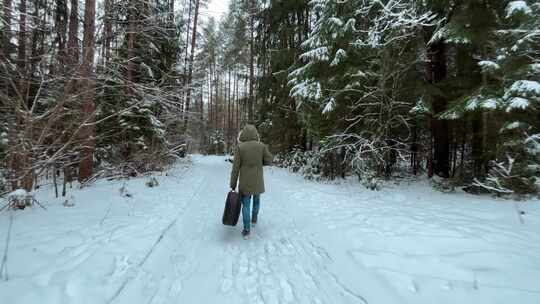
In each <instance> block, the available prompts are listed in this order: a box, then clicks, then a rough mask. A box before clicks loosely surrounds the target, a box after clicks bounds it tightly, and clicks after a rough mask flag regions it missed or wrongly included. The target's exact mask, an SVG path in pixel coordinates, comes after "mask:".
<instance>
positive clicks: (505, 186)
mask: <svg viewBox="0 0 540 304" xmlns="http://www.w3.org/2000/svg"><path fill="white" fill-rule="evenodd" d="M536 181H537V178H536V177H534V176H530V175H529V176H527V175H524V174H523V168H520V167H519V166H518V164H517V163H516V160H515V159H514V158H511V157H509V156H508V157H507V159H506V161H504V162H503V161H493V162H491V163H490V170H489V173H488V175H487V176H486V178H485V179H484V180H479V179H475V180H474V182H473V186H474V187H477V188H479V189H482V190H484V191H486V192H489V193H493V194H497V195H505V194H517V195H523V194H529V193H534V192H537V191H538V186H537V183H536Z"/></svg>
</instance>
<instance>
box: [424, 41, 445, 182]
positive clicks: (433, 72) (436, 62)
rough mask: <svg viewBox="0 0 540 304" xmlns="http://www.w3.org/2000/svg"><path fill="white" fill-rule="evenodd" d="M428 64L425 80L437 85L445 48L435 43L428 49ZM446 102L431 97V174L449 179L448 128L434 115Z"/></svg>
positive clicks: (442, 108)
mask: <svg viewBox="0 0 540 304" xmlns="http://www.w3.org/2000/svg"><path fill="white" fill-rule="evenodd" d="M428 56H429V61H430V62H429V64H428V67H427V75H426V76H427V79H428V81H429V82H431V83H432V84H434V85H435V84H437V83H439V82H441V81H442V80H444V79H445V78H446V73H447V69H446V46H445V44H444V42H437V43H434V44H432V45H430V46H429V48H428ZM447 104H448V101H447V100H446V99H445V98H444V97H443V96H433V112H434V113H433V115H434V116H433V117H432V118H431V132H432V136H433V141H434V142H433V173H434V174H436V175H438V176H440V177H444V178H448V177H450V158H449V156H450V142H451V139H450V126H449V123H448V121H447V120H444V119H439V118H437V117H435V116H436V115H438V114H440V113H442V112H443V111H445V110H446V108H447Z"/></svg>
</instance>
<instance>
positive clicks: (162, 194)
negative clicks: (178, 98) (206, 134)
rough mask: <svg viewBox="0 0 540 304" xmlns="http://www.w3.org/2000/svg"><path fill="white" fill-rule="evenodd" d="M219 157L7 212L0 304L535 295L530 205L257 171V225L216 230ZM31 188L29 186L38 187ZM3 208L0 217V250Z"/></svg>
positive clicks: (537, 227)
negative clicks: (260, 184) (260, 185)
mask: <svg viewBox="0 0 540 304" xmlns="http://www.w3.org/2000/svg"><path fill="white" fill-rule="evenodd" d="M230 166H231V165H230V163H228V162H225V161H224V158H222V157H194V164H193V166H192V167H191V168H189V169H186V168H177V169H175V170H172V171H171V172H169V173H168V175H167V176H165V175H163V176H159V177H158V180H159V182H160V186H159V187H156V188H147V187H144V182H145V180H144V179H134V180H130V181H128V182H127V183H126V184H125V187H126V189H127V191H128V192H129V193H130V194H131V196H132V197H131V198H129V197H122V196H121V195H120V194H119V191H118V189H119V188H120V187H121V186H122V183H121V182H100V183H98V184H96V185H94V186H92V187H90V188H86V189H83V190H81V191H75V199H74V201H75V203H76V205H75V207H72V208H67V207H63V206H61V205H60V203H59V202H60V201H59V200H57V199H54V198H53V197H52V196H50V195H51V193H50V192H51V191H48V190H47V191H46V192H45V191H44V192H43V196H39V197H38V198H39V199H40V200H41V201H42V202H43V203H44V204H45V205H46V206H47V207H48V209H49V211H43V210H40V209H33V210H25V211H22V212H16V213H14V215H13V225H12V230H11V235H10V236H11V241H10V243H9V248H8V260H7V263H6V265H7V271H6V273H5V275H7V277H8V280H7V281H0V299H1V300H0V302H1V303H10V304H12V303H13V304H16V303H54V304H60V303H76V304H83V303H89V304H90V303H91V304H100V303H119V304H124V303H125V304H132V303H145V304H146V303H156V304H157V303H187V304H190V303H222V304H227V303H235V304H236V303H257V304H258V303H264V304H274V303H276V304H277V303H295V304H296V303H314V304H317V303H325V304H326V303H328V304H341V303H343V304H346V303H351V304H356V303H385V304H386V303H388V304H392V303H414V304H418V303H475V304H478V303H489V304H495V303H523V304H527V303H531V304H533V303H540V283H539V282H540V280H539V278H540V233H539V232H540V202H538V201H531V202H526V203H520V208H521V210H524V211H525V214H524V215H523V218H524V222H525V223H524V224H521V223H520V220H519V218H518V214H517V212H516V211H515V209H514V205H513V203H512V202H509V201H496V200H493V199H490V198H480V197H477V196H472V195H468V194H465V193H458V194H441V193H436V192H433V191H432V190H431V189H430V188H429V187H428V186H426V185H422V184H420V185H419V184H412V185H399V186H390V187H388V188H386V189H385V190H383V191H380V192H371V191H367V190H363V189H362V188H361V187H360V186H358V185H357V184H355V183H354V182H352V181H351V182H344V183H342V184H340V185H332V184H321V183H312V182H307V181H305V180H303V179H302V178H301V177H299V176H295V175H292V174H290V173H288V172H287V171H285V170H282V169H277V168H269V169H266V176H265V178H266V183H267V189H268V192H267V193H266V194H264V195H263V197H262V205H261V214H260V223H259V225H257V227H256V228H255V229H254V234H253V237H252V238H251V239H250V240H248V241H244V240H243V239H242V238H241V237H240V226H238V227H236V228H230V227H224V226H223V225H221V215H222V211H223V204H224V199H225V195H226V193H227V191H228V189H227V185H228V176H229V172H230ZM40 194H41V193H40ZM9 222H10V215H9V214H8V213H3V214H0V245H1V246H2V247H1V248H2V250H3V248H4V245H5V242H6V239H7V237H8V233H7V232H8V226H9Z"/></svg>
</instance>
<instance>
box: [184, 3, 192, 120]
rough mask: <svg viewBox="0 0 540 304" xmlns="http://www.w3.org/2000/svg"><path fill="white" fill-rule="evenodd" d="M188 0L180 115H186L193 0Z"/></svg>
mask: <svg viewBox="0 0 540 304" xmlns="http://www.w3.org/2000/svg"><path fill="white" fill-rule="evenodd" d="M187 1H189V5H188V7H189V8H188V18H187V28H186V47H185V50H184V73H183V74H182V77H183V86H182V88H183V92H182V115H184V116H185V115H187V113H186V112H185V101H186V100H185V97H186V94H187V83H188V77H187V74H188V65H189V37H190V34H191V31H190V28H191V11H192V10H193V0H187Z"/></svg>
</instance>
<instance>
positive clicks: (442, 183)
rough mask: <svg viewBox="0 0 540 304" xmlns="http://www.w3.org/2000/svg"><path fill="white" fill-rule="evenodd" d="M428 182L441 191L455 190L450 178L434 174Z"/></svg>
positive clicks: (449, 191)
mask: <svg viewBox="0 0 540 304" xmlns="http://www.w3.org/2000/svg"><path fill="white" fill-rule="evenodd" d="M430 184H431V187H433V189H435V190H437V191H440V192H443V193H451V192H454V191H455V190H456V187H455V185H454V182H453V180H452V179H449V178H442V177H439V176H437V175H434V176H433V177H432V178H431V179H430Z"/></svg>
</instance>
